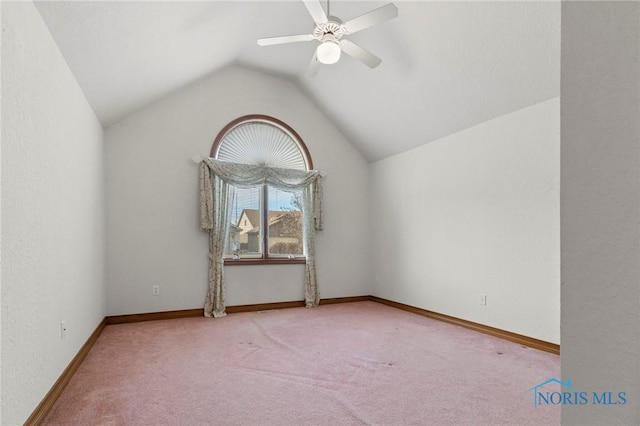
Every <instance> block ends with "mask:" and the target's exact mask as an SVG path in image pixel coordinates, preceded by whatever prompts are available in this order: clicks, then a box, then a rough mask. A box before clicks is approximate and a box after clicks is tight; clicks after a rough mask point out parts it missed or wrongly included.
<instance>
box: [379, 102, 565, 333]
mask: <svg viewBox="0 0 640 426" xmlns="http://www.w3.org/2000/svg"><path fill="white" fill-rule="evenodd" d="M559 133H560V124H559V100H558V98H555V99H552V100H549V101H546V102H543V103H541V104H537V105H534V106H531V107H529V108H525V109H523V110H520V111H516V112H514V113H511V114H507V115H505V116H503V117H500V118H496V119H494V120H490V121H487V122H485V123H483V124H480V125H478V126H475V127H472V128H470V129H467V130H465V131H462V132H460V133H456V134H454V135H451V136H447V137H445V138H443V139H440V140H438V141H436V142H432V143H429V144H426V145H423V146H422V147H420V148H416V149H414V150H411V151H408V152H405V153H403V154H399V155H396V156H394V157H390V158H387V159H385V160H381V161H378V162H376V163H373V165H372V166H371V189H370V192H371V212H372V221H371V235H372V240H371V245H372V247H373V256H372V260H373V275H374V278H373V294H374V295H376V296H380V297H383V298H386V299H391V300H394V301H397V302H401V303H406V304H409V305H413V306H417V307H420V308H424V309H428V310H432V311H435V312H440V313H443V314H447V315H452V316H455V317H459V318H464V319H467V320H470V321H474V322H478V323H481V324H486V325H489V326H493V327H498V328H501V329H505V330H509V331H512V332H515V333H520V334H524V335H527V336H531V337H535V338H538V339H542V340H546V341H550V342H555V343H559V340H560V247H559V246H560V236H559V226H560V225H559V217H560V212H559V183H560V178H559V155H560V154H559V149H560V134H559ZM481 294H486V295H487V304H486V306H481V305H480V303H479V296H480V295H481Z"/></svg>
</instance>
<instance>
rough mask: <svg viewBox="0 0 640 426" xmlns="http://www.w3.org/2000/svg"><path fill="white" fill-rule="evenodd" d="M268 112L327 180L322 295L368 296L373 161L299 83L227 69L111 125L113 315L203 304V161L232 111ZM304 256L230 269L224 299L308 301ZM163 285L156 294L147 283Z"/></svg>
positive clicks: (320, 250) (320, 244) (320, 246)
mask: <svg viewBox="0 0 640 426" xmlns="http://www.w3.org/2000/svg"><path fill="white" fill-rule="evenodd" d="M246 114H267V115H271V116H274V117H276V118H279V119H281V120H283V121H285V122H286V123H287V124H289V125H290V126H291V127H293V128H294V129H295V130H296V131H297V132H298V134H299V135H300V136H301V137H302V139H303V140H304V142H305V144H306V145H307V147H308V148H309V151H310V153H311V156H312V158H313V163H314V167H315V168H317V169H320V170H322V171H323V172H324V173H325V174H326V178H325V180H324V206H325V211H326V216H325V219H326V220H325V224H326V226H325V230H324V231H322V232H319V233H318V235H317V261H318V279H319V283H320V284H319V285H320V293H321V297H324V298H328V297H341V296H354V295H364V294H369V292H370V287H369V260H368V247H369V245H368V243H369V240H368V233H367V223H368V211H367V197H368V194H367V176H368V165H367V163H366V161H365V160H364V159H363V157H362V156H361V155H360V154H359V153H358V152H357V151H356V150H355V149H354V148H353V147H352V146H351V144H350V143H349V142H348V141H347V140H346V139H345V138H344V136H342V135H341V134H340V133H339V132H338V131H337V130H336V128H335V127H334V126H333V125H332V124H331V123H330V122H329V121H328V120H327V118H326V117H325V116H323V115H322V113H321V112H320V111H319V110H318V109H317V108H316V106H315V105H314V104H313V103H311V102H310V101H309V99H308V98H307V96H305V95H304V93H302V92H301V91H300V90H299V88H298V87H297V86H296V85H294V84H292V83H291V82H288V81H286V80H284V79H281V78H278V77H273V76H269V75H266V74H264V73H260V72H257V71H251V70H248V69H244V68H241V67H230V68H228V69H225V70H223V71H221V72H217V73H216V74H214V75H212V76H210V77H208V78H206V79H204V80H202V81H200V82H197V83H195V84H193V85H191V86H189V87H187V88H185V89H183V90H181V91H179V92H177V93H175V94H174V95H171V96H169V97H167V98H165V99H163V100H161V101H159V102H156V103H154V104H152V105H149V106H148V107H146V108H144V109H142V110H141V111H139V112H138V113H137V114H134V115H132V116H130V117H128V118H127V119H125V120H123V121H121V122H119V123H117V124H114V125H112V126H110V127H109V128H108V129H107V131H106V140H107V142H106V155H107V162H106V167H107V230H108V237H107V265H108V273H107V281H108V286H107V288H108V292H107V293H108V294H107V298H108V313H109V315H116V314H130V313H139V312H156V311H163V310H173V309H189V308H198V307H201V306H202V305H203V302H204V297H205V293H206V286H207V265H208V260H207V235H206V233H204V232H202V231H200V229H199V224H198V214H199V213H198V169H197V166H196V165H195V164H194V163H193V162H192V161H191V157H192V156H193V155H194V154H199V155H208V153H209V151H210V149H211V144H212V142H213V139H214V138H215V136H216V135H217V134H218V132H219V131H220V129H222V127H224V126H225V125H226V124H227V123H228V122H230V121H231V120H233V119H235V118H237V117H239V116H242V115H246ZM303 272H304V267H303V266H302V265H286V266H281V265H261V266H233V267H228V268H226V269H225V274H226V277H227V295H228V297H227V304H229V305H239V304H251V303H263V302H279V301H289V300H302V299H303ZM155 284H157V285H160V295H159V296H152V294H151V287H152V286H153V285H155Z"/></svg>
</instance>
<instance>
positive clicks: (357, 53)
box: [340, 39, 382, 68]
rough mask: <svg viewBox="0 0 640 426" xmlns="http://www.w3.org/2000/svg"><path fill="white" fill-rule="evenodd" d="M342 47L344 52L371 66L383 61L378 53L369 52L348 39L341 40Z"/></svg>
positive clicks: (373, 66)
mask: <svg viewBox="0 0 640 426" xmlns="http://www.w3.org/2000/svg"><path fill="white" fill-rule="evenodd" d="M340 47H341V48H342V51H343V52H344V53H346V54H347V55H349V56H352V57H354V58H355V59H357V60H359V61H360V62H362V63H363V64H365V65H366V66H368V67H369V68H375V67H377V66H378V65H380V63H381V62H382V59H380V58H378V57H377V56H376V55H374V54H372V53H369V52H368V51H366V50H364V49H363V48H362V47H360V46H358V45H357V44H355V43H354V42H352V41H349V40H347V39H342V40H340Z"/></svg>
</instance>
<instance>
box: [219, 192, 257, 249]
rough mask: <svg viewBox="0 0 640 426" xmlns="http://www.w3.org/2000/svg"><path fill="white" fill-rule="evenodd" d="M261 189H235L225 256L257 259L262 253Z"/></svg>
mask: <svg viewBox="0 0 640 426" xmlns="http://www.w3.org/2000/svg"><path fill="white" fill-rule="evenodd" d="M261 193H262V188H261V187H256V188H250V189H240V188H237V189H236V195H235V200H234V207H233V212H232V215H231V225H230V226H229V244H228V246H227V254H228V255H229V256H233V257H236V258H238V257H239V258H243V257H256V256H257V257H259V256H260V255H261V253H262V237H261V235H260V228H261V224H262V220H261V214H260V205H261V202H260V194H261Z"/></svg>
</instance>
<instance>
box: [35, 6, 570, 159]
mask: <svg viewBox="0 0 640 426" xmlns="http://www.w3.org/2000/svg"><path fill="white" fill-rule="evenodd" d="M385 3H387V2H379V1H355V2H347V1H332V2H331V4H330V8H331V9H330V11H331V15H334V16H338V17H340V18H341V19H342V20H343V21H344V20H348V19H350V18H352V17H355V16H358V15H361V14H363V13H365V12H367V11H369V10H371V9H373V8H376V7H379V6H382V5H383V4H385ZM394 3H395V4H396V6H397V7H398V10H399V17H398V18H396V19H394V20H391V21H387V22H384V23H382V24H379V25H377V26H374V27H372V28H369V29H367V30H364V31H361V32H359V33H356V34H352V35H351V36H349V38H350V39H351V40H353V41H355V42H357V43H359V44H360V45H361V46H362V47H364V48H366V49H368V50H370V51H371V52H372V53H374V54H376V55H377V56H379V57H380V58H382V64H381V65H380V66H379V67H378V68H376V69H373V70H372V69H369V68H367V67H366V66H364V65H362V64H360V63H359V62H356V61H355V60H353V59H352V58H350V57H348V56H344V57H343V58H342V59H341V60H340V62H338V63H337V64H335V65H330V66H323V67H322V68H321V69H320V72H319V73H318V75H317V76H316V77H314V78H309V77H307V75H306V71H307V67H308V64H309V62H310V59H311V56H312V55H313V51H314V48H315V46H316V44H317V42H315V41H311V42H302V43H294V44H285V45H278V46H269V47H260V46H258V45H257V44H256V39H258V38H262V37H271V36H278V35H290V34H307V33H310V32H311V31H312V30H313V21H312V19H311V17H310V16H309V13H308V12H307V9H306V8H305V6H304V4H303V3H302V1H285V2H275V1H213V2H156V1H145V2H117V1H108V2H84V1H76V2H65V1H61V2H53V1H46V2H37V3H36V5H37V7H38V9H39V11H40V13H41V15H42V17H43V19H44V21H45V22H46V24H47V25H48V27H49V28H50V31H51V33H52V35H53V37H54V39H55V40H56V42H57V44H58V46H59V47H60V50H61V52H62V54H63V55H64V57H65V58H66V60H67V62H68V64H69V67H70V68H71V70H72V71H73V73H74V75H75V76H76V78H77V80H78V83H79V84H80V86H81V87H82V89H83V90H84V92H85V95H86V96H87V99H88V100H89V102H90V103H91V105H92V106H93V108H94V110H95V112H96V114H97V116H98V118H99V119H100V121H101V122H102V124H103V125H104V126H105V127H107V126H109V125H111V124H113V123H115V122H117V121H119V120H121V119H122V118H124V117H126V116H127V115H129V114H131V113H132V112H134V111H136V110H137V109H139V108H141V107H143V106H145V105H147V104H149V103H151V102H153V101H155V100H157V99H159V98H161V97H163V96H166V95H167V94H169V93H171V92H173V91H175V90H179V89H180V88H181V87H184V86H186V85H188V84H190V83H192V82H193V81H195V80H198V79H200V78H202V77H205V76H208V75H210V74H212V73H215V72H216V71H217V70H220V69H222V68H224V67H226V66H228V65H229V64H240V65H243V66H246V67H249V68H253V69H257V70H260V71H263V72H267V73H272V74H277V75H281V76H283V77H284V78H289V79H292V80H294V81H296V82H297V83H298V84H299V85H300V87H301V88H302V90H304V91H305V92H306V93H307V94H308V95H309V96H310V97H311V98H312V99H313V100H314V101H315V102H316V103H317V104H318V105H319V106H320V108H321V109H322V110H323V111H324V112H325V113H326V115H327V116H328V117H329V118H330V119H331V120H332V121H333V122H334V123H335V125H336V126H337V127H338V128H340V129H341V131H342V132H343V133H344V134H345V135H346V136H347V137H348V138H349V139H350V140H351V141H352V143H353V144H354V145H355V146H356V147H357V148H358V149H359V150H360V151H361V152H362V154H363V155H364V156H365V157H366V158H367V159H368V160H369V161H375V160H378V159H381V158H384V157H387V156H390V155H393V154H396V153H399V152H403V151H406V150H408V149H410V148H413V147H416V146H419V145H422V144H424V143H427V142H431V141H434V140H436V139H439V138H441V137H443V136H446V135H449V134H452V133H455V132H458V131H460V130H463V129H465V128H468V127H470V126H473V125H475V124H479V123H481V122H483V121H486V120H489V119H491V118H495V117H498V116H500V115H503V114H506V113H509V112H512V111H515V110H518V109H521V108H524V107H527V106H530V105H533V104H535V103H538V102H541V101H544V100H547V99H550V98H553V97H556V96H559V94H560V2H559V1H542V2H482V1H476V2H453V1H444V2H423V1H418V2H410V1H395V2H394ZM324 4H326V2H324V1H323V5H324ZM280 118H282V119H284V120H285V121H286V117H280Z"/></svg>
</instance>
